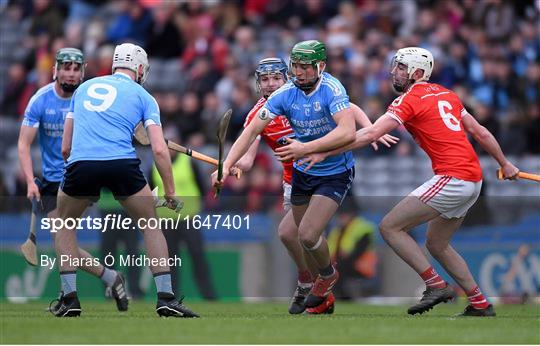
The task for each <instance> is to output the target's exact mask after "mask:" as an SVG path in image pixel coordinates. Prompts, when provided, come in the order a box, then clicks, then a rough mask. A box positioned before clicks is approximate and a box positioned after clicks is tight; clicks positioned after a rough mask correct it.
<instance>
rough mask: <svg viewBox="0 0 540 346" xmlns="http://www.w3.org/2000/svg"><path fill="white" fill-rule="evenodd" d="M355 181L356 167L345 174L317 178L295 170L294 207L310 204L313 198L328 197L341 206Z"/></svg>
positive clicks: (293, 181)
mask: <svg viewBox="0 0 540 346" xmlns="http://www.w3.org/2000/svg"><path fill="white" fill-rule="evenodd" d="M353 180H354V167H352V168H349V169H348V170H346V171H345V172H343V173H338V174H332V175H326V176H316V175H310V174H306V173H303V172H301V171H299V170H297V169H293V176H292V191H291V203H292V205H304V204H307V203H309V200H310V199H311V196H313V195H321V196H326V197H329V198H331V199H333V200H334V201H336V203H337V204H338V205H341V203H342V202H343V199H344V198H345V196H346V195H347V192H348V191H349V189H350V188H351V185H352V182H353Z"/></svg>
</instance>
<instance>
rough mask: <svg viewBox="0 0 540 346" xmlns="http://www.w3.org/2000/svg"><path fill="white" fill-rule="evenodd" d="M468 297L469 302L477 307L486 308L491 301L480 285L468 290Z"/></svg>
mask: <svg viewBox="0 0 540 346" xmlns="http://www.w3.org/2000/svg"><path fill="white" fill-rule="evenodd" d="M467 299H469V303H471V305H472V307H473V308H475V309H485V308H487V307H488V306H489V302H488V301H487V299H486V297H484V295H483V294H482V291H480V288H479V287H478V286H476V287H475V288H473V289H472V290H471V291H469V292H467Z"/></svg>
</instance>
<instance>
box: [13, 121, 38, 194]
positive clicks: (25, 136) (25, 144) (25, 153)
mask: <svg viewBox="0 0 540 346" xmlns="http://www.w3.org/2000/svg"><path fill="white" fill-rule="evenodd" d="M37 130H38V128H37V127H31V126H26V125H24V124H23V125H22V126H21V131H20V132H19V140H18V143H17V150H18V153H19V162H20V165H21V170H22V173H23V175H24V179H25V181H26V186H27V192H26V196H27V197H28V199H30V200H32V199H33V198H36V199H37V200H39V199H40V194H39V188H38V187H37V185H36V183H35V182H34V168H33V166H32V156H31V154H30V148H31V146H32V143H33V142H34V138H36V134H37Z"/></svg>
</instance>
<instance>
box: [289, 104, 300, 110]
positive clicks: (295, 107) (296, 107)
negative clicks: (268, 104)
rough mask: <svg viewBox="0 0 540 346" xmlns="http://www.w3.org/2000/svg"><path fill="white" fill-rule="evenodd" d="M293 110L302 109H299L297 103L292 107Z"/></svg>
mask: <svg viewBox="0 0 540 346" xmlns="http://www.w3.org/2000/svg"><path fill="white" fill-rule="evenodd" d="M291 108H292V109H295V110H297V111H298V110H300V107H298V105H297V104H296V103H293V104H292V106H291Z"/></svg>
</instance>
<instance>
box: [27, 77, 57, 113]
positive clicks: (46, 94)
mask: <svg viewBox="0 0 540 346" xmlns="http://www.w3.org/2000/svg"><path fill="white" fill-rule="evenodd" d="M54 83H55V82H52V83H49V84H47V85H45V86H43V87H41V88H39V89H38V90H37V91H36V92H35V93H34V95H32V97H31V98H30V101H29V102H28V105H27V109H29V108H31V107H37V106H39V105H43V104H46V103H47V102H48V100H49V98H51V97H55V91H54Z"/></svg>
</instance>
